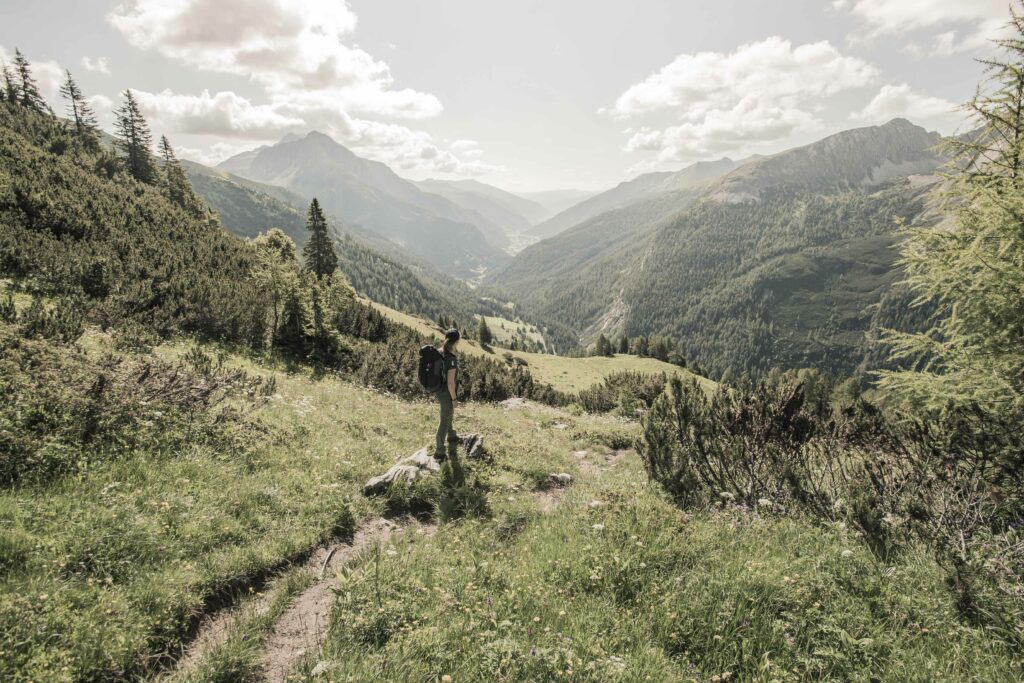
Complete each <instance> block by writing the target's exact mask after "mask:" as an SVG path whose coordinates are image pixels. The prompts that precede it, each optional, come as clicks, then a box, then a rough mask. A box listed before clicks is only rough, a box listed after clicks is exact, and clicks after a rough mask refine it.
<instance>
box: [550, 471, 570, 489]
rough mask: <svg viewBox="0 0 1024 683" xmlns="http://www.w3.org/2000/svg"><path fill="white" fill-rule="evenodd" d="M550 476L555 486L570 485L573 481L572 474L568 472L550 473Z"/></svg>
mask: <svg viewBox="0 0 1024 683" xmlns="http://www.w3.org/2000/svg"><path fill="white" fill-rule="evenodd" d="M548 477H549V478H550V479H551V483H552V484H554V485H555V486H568V485H569V484H571V483H572V475H571V474H569V473H568V472H559V473H557V474H549V475H548Z"/></svg>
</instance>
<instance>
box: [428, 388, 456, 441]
mask: <svg viewBox="0 0 1024 683" xmlns="http://www.w3.org/2000/svg"><path fill="white" fill-rule="evenodd" d="M437 402H438V404H440V406H441V420H440V423H439V424H438V425H437V443H436V447H435V448H434V454H435V455H439V454H441V453H446V451H445V440H447V442H448V448H449V449H451V450H454V449H455V448H456V446H457V445H458V443H459V435H458V434H456V433H455V428H454V427H452V418H453V417H454V416H455V406H454V405H452V396H451V394H449V393H448V390H447V389H443V390H441V391H439V392H437Z"/></svg>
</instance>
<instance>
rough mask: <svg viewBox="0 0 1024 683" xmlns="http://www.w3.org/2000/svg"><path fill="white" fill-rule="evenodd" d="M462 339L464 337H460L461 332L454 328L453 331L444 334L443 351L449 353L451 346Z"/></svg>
mask: <svg viewBox="0 0 1024 683" xmlns="http://www.w3.org/2000/svg"><path fill="white" fill-rule="evenodd" d="M461 338H462V335H460V334H459V331H458V330H457V329H455V328H454V327H453V328H452V329H450V330H448V331H447V332H445V333H444V345H443V346H442V347H441V348H442V350H443V351H448V350H449V349H450V348H451V346H452V345H453V344H454V343H455V342H457V341H459V339H461Z"/></svg>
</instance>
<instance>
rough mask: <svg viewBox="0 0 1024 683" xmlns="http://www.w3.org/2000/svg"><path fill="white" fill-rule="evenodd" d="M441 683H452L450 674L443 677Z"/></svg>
mask: <svg viewBox="0 0 1024 683" xmlns="http://www.w3.org/2000/svg"><path fill="white" fill-rule="evenodd" d="M441 683H452V677H451V676H449V675H448V674H445V675H444V676H441Z"/></svg>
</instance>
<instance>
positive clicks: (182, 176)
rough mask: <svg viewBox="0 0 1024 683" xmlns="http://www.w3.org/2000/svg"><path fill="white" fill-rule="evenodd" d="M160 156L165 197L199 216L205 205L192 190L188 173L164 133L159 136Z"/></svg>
mask: <svg viewBox="0 0 1024 683" xmlns="http://www.w3.org/2000/svg"><path fill="white" fill-rule="evenodd" d="M160 157H161V159H163V162H164V167H163V183H164V191H165V192H166V193H167V198H168V199H170V200H171V201H172V202H174V203H175V204H177V205H178V206H180V207H182V208H184V209H187V210H188V211H189V212H191V213H192V214H193V215H196V216H200V215H202V214H203V213H204V209H205V207H204V206H203V203H202V201H200V199H199V197H197V196H196V193H195V192H194V191H193V190H192V183H191V182H189V179H188V174H186V173H185V169H184V168H182V166H181V162H180V161H178V157H177V155H175V153H174V148H173V147H171V143H170V141H169V140H168V139H167V136H166V135H161V136H160Z"/></svg>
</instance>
